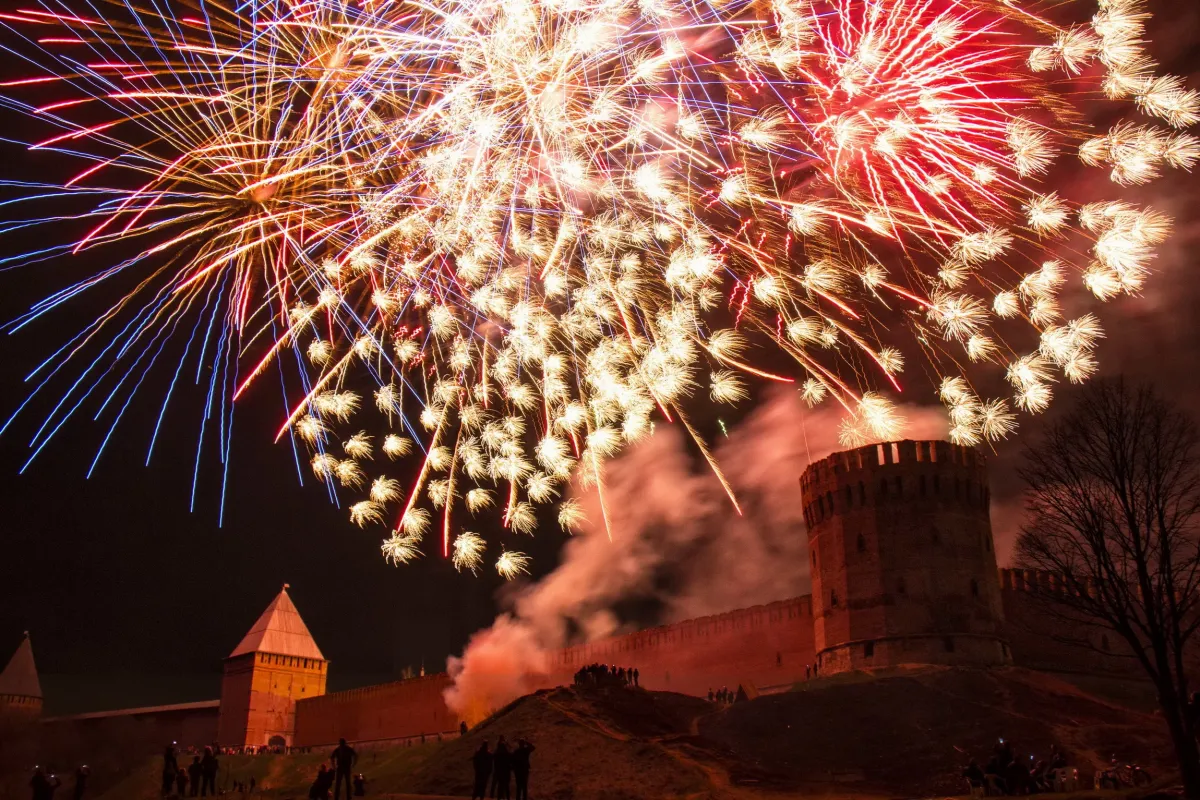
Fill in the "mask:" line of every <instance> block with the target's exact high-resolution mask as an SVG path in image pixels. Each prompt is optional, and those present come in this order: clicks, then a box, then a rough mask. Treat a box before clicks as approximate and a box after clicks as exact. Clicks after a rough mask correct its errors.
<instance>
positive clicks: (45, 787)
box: [29, 767, 62, 800]
mask: <svg viewBox="0 0 1200 800" xmlns="http://www.w3.org/2000/svg"><path fill="white" fill-rule="evenodd" d="M59 786H62V782H61V781H60V780H59V779H58V778H56V777H55V776H54V775H46V773H45V771H44V770H43V769H42V768H41V767H37V768H35V769H34V770H33V778H32V780H30V781H29V788H30V789H31V790H32V791H33V800H54V790H55V789H57V788H58V787H59Z"/></svg>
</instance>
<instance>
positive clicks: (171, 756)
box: [162, 744, 179, 797]
mask: <svg viewBox="0 0 1200 800" xmlns="http://www.w3.org/2000/svg"><path fill="white" fill-rule="evenodd" d="M178 771H179V762H178V761H177V760H176V759H175V745H173V744H169V745H167V746H166V747H164V748H163V767H162V796H163V797H166V796H167V795H169V794H170V793H171V790H172V789H173V788H175V773H176V772H178Z"/></svg>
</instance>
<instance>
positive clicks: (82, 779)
mask: <svg viewBox="0 0 1200 800" xmlns="http://www.w3.org/2000/svg"><path fill="white" fill-rule="evenodd" d="M91 774H92V771H91V770H90V769H88V765H87V764H84V765H83V766H81V767H80V768H79V769H77V770H75V800H83V795H84V792H86V791H87V783H88V777H89V776H90V775H91ZM179 796H180V797H183V792H182V791H180V792H179Z"/></svg>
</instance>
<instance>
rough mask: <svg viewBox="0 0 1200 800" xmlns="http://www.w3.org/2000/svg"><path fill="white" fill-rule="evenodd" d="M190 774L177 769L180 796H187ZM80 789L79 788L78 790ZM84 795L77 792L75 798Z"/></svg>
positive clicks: (177, 790)
mask: <svg viewBox="0 0 1200 800" xmlns="http://www.w3.org/2000/svg"><path fill="white" fill-rule="evenodd" d="M187 785H188V774H187V770H186V769H184V768H183V767H180V768H179V769H178V770H176V771H175V794H177V795H179V796H180V797H187ZM76 791H78V789H77V790H76ZM82 796H83V795H81V794H76V795H75V800H79V798H80V797H82Z"/></svg>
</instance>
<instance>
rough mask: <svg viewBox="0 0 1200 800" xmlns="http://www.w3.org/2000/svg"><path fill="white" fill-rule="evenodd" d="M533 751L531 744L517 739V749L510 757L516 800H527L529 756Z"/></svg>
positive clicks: (525, 740)
mask: <svg viewBox="0 0 1200 800" xmlns="http://www.w3.org/2000/svg"><path fill="white" fill-rule="evenodd" d="M533 751H534V746H533V743H531V742H530V741H529V740H527V739H517V749H516V750H514V751H513V755H512V771H513V777H515V778H516V779H517V797H516V800H529V755H530V754H531V753H532V752H533Z"/></svg>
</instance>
